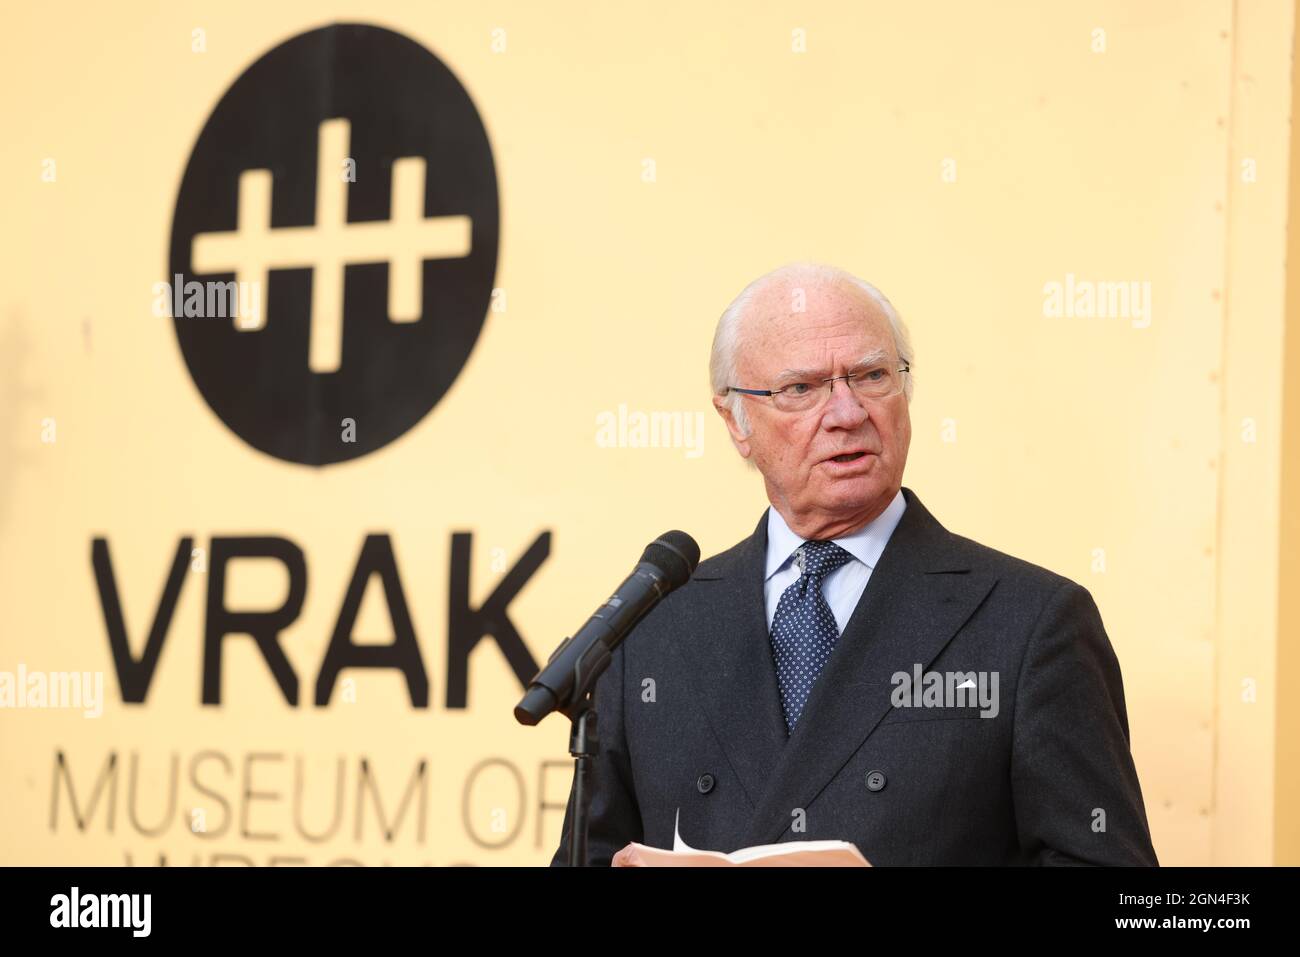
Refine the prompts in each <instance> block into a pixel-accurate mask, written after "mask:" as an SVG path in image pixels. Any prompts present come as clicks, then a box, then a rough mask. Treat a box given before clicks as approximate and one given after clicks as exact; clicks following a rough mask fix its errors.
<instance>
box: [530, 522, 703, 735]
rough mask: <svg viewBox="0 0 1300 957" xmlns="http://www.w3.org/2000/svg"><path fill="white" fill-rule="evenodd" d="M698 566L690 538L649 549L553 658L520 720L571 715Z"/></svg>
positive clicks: (663, 540)
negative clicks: (638, 628) (635, 631)
mask: <svg viewBox="0 0 1300 957" xmlns="http://www.w3.org/2000/svg"><path fill="white" fill-rule="evenodd" d="M699 563H700V546H699V545H697V544H696V543H695V539H693V538H691V536H689V535H687V534H686V533H685V532H678V531H672V532H664V533H663V534H662V535H660V536H659V537H658V538H656V539H655V540H654V541H653V542H651V543H650V544H649V545H647V546H646V550H645V552H644V553H642V555H641V560H640V561H639V562H638V563H637V566H636V568H634V569H633V570H632V574H631V575H629V576H628V577H627V578H626V579H624V581H623V584H621V585H619V586H618V588H617V590H615V592H614V594H613V596H612V597H611V598H610V599H609V601H607V602H605V604H603V605H601V606H600V607H599V608H598V609H596V613H595V614H594V615H592V616H591V617H590V618H588V619H587V623H586V624H585V625H583V626H582V627H581V628H580V629H578V631H577V633H576V634H574V635H573V636H572V637H570V638H565V639H564V641H562V642H561V643H560V646H559V647H558V648H556V649H555V651H554V652H552V653H551V657H550V658H548V659H547V660H546V664H545V665H544V666H543V667H542V670H541V671H539V672H537V674H536V676H534V678H533V680H532V681H531V682H530V683H529V685H528V691H527V692H526V693H525V694H524V697H523V699H522V700H521V701H520V702H519V704H517V705H515V720H517V721H518V722H519V723H520V724H526V725H535V724H537V723H538V722H539V721H541V720H542V719H543V718H545V717H546V716H547V715H548V714H550V713H551V712H552V711H559V712H562V713H565V714H568V712H569V710H570V709H571V708H572V707H573V706H574V705H575V704H577V703H578V702H579V701H581V700H582V699H583V698H584V697H585V696H586V694H587V692H588V691H589V690H590V689H591V688H592V687H594V685H595V683H596V679H597V678H598V677H600V674H601V672H603V671H604V670H605V668H606V666H607V665H608V664H609V659H610V657H611V656H612V655H613V652H614V649H615V648H617V647H618V646H619V644H621V643H622V641H623V639H624V638H626V637H627V636H628V633H629V632H630V631H631V630H632V628H633V627H634V626H635V625H636V623H637V622H638V621H640V620H641V619H642V618H643V617H644V616H645V614H646V613H647V612H648V611H650V609H651V608H653V607H654V606H655V605H657V604H659V602H660V601H661V600H662V599H663V598H664V596H666V595H667V594H668V593H669V592H670V591H672V590H673V589H674V588H679V587H680V586H682V585H685V584H686V582H687V581H688V580H689V579H690V577H691V573H692V572H694V571H695V566H696V565H698V564H699Z"/></svg>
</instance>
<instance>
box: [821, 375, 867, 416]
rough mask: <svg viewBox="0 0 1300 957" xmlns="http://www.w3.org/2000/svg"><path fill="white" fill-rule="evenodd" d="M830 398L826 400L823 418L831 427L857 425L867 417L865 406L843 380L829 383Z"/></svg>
mask: <svg viewBox="0 0 1300 957" xmlns="http://www.w3.org/2000/svg"><path fill="white" fill-rule="evenodd" d="M830 387H831V397H830V399H829V400H827V404H826V416H825V418H827V419H830V420H831V424H833V425H849V426H852V425H859V424H861V423H862V422H863V420H865V419H866V418H867V417H868V413H867V407H866V404H865V403H864V402H863V401H862V399H861V398H860V397H859V396H858V394H857V393H856V392H854V391H853V390H852V389H850V388H849V384H848V382H847V381H845V380H844V379H833V380H832V381H831V383H830Z"/></svg>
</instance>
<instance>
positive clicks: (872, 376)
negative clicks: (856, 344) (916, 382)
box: [727, 362, 912, 412]
mask: <svg viewBox="0 0 1300 957" xmlns="http://www.w3.org/2000/svg"><path fill="white" fill-rule="evenodd" d="M911 371H912V367H911V365H910V364H908V363H906V362H905V363H903V365H902V368H900V369H897V370H894V369H890V368H889V367H888V366H872V367H871V368H869V369H863V370H861V371H860V372H850V373H849V374H848V375H837V376H831V377H830V378H829V379H813V380H810V381H806V382H790V383H788V384H786V385H783V386H782V387H781V388H779V389H741V388H737V387H736V386H734V385H729V386H727V391H728V392H740V393H743V394H744V395H768V396H771V397H772V404H773V405H775V406H776V407H777V408H778V409H780V410H781V411H782V412H807V411H808V410H809V409H812V408H815V407H817V406H819V405H821V404H822V403H823V402H825V401H826V397H827V396H829V395H830V394H831V392H832V391H834V389H835V382H836V380H837V379H843V380H844V381H845V382H846V383H848V386H849V388H850V389H852V390H853V392H854V394H856V395H858V396H861V397H863V398H867V399H887V398H889V397H890V396H894V395H898V393H900V392H902V391H903V385H904V383H905V381H906V380H905V379H904V376H906V375H908V374H909V373H910V372H911Z"/></svg>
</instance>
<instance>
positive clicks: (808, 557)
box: [794, 539, 853, 580]
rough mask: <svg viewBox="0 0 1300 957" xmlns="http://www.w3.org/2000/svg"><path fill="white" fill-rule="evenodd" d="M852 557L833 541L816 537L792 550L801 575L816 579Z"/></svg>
mask: <svg viewBox="0 0 1300 957" xmlns="http://www.w3.org/2000/svg"><path fill="white" fill-rule="evenodd" d="M852 557H853V556H852V555H850V554H849V553H848V552H846V551H845V550H844V549H842V548H840V546H838V545H836V544H835V543H834V542H827V541H820V540H818V539H813V540H812V541H807V542H804V543H803V544H802V545H800V546H799V547H798V548H797V549H795V552H794V560H795V564H796V565H798V566H799V571H800V574H801V576H805V577H808V578H813V579H817V580H820V579H822V578H825V577H826V576H827V575H829V574H830V573H831V572H833V571H835V569H837V568H839V567H840V566H841V565H843V564H844V563H845V562H847V561H848V560H849V559H851V558H852Z"/></svg>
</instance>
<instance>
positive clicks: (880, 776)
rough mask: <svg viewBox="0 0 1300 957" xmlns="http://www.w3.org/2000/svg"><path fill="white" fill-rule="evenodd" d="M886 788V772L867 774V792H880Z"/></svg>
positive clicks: (870, 772) (869, 772)
mask: <svg viewBox="0 0 1300 957" xmlns="http://www.w3.org/2000/svg"><path fill="white" fill-rule="evenodd" d="M884 786H885V772H884V771H868V772H867V790H868V791H879V790H881V789H882V788H883V787H884Z"/></svg>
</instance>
